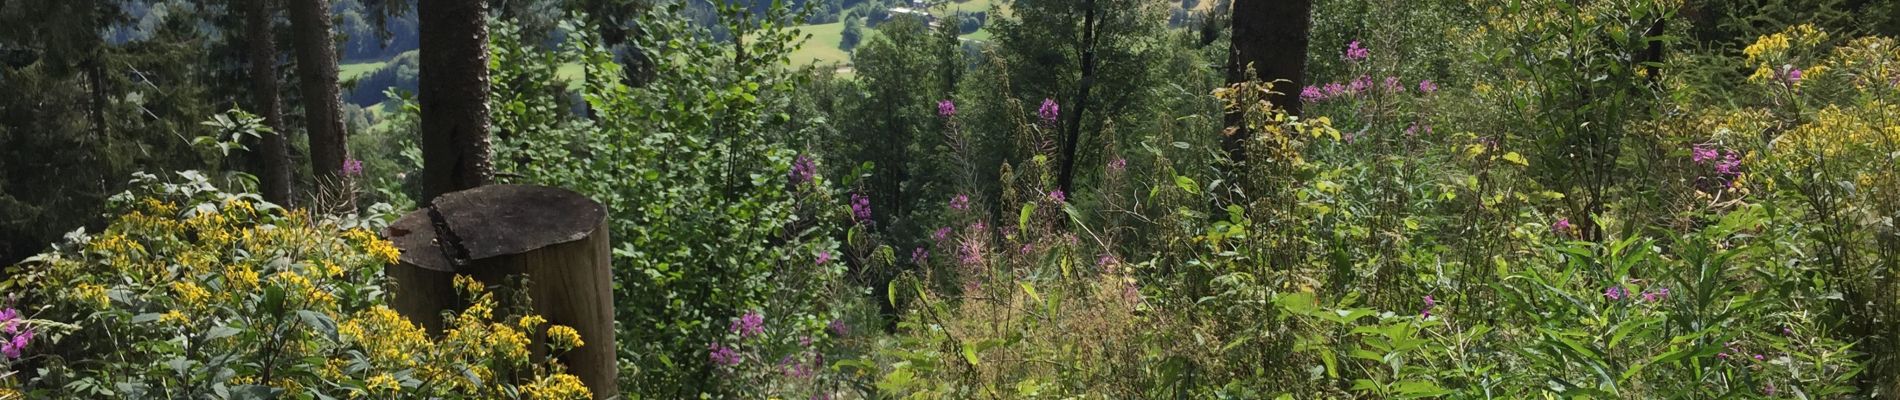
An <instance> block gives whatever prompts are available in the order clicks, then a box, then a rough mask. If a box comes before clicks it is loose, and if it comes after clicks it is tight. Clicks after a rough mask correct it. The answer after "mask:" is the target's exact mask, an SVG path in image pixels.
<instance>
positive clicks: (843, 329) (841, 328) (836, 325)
mask: <svg viewBox="0 0 1900 400" xmlns="http://www.w3.org/2000/svg"><path fill="white" fill-rule="evenodd" d="M825 329H826V330H829V331H831V334H833V335H838V336H844V335H848V334H850V333H851V326H850V325H845V323H844V320H842V319H833V320H831V324H830V325H827V326H826V327H825Z"/></svg>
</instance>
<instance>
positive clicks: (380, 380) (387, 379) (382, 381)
mask: <svg viewBox="0 0 1900 400" xmlns="http://www.w3.org/2000/svg"><path fill="white" fill-rule="evenodd" d="M363 384H364V387H365V388H366V389H369V392H370V393H396V392H399V391H402V383H401V382H397V381H396V377H394V376H390V375H389V374H388V373H381V374H376V376H372V377H370V378H369V380H367V381H364V382H363Z"/></svg>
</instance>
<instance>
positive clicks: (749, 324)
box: [726, 311, 765, 339]
mask: <svg viewBox="0 0 1900 400" xmlns="http://www.w3.org/2000/svg"><path fill="white" fill-rule="evenodd" d="M726 329H727V330H730V331H732V332H733V333H737V334H739V338H742V339H743V338H748V337H752V336H757V335H758V334H760V333H764V332H765V316H764V315H761V314H759V312H758V311H747V312H746V313H745V315H743V316H740V317H739V319H736V320H733V321H732V325H731V326H728V327H726Z"/></svg>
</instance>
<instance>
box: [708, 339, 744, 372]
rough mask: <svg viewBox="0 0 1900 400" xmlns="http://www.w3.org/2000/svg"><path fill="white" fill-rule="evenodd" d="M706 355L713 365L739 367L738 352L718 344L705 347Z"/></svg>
mask: <svg viewBox="0 0 1900 400" xmlns="http://www.w3.org/2000/svg"><path fill="white" fill-rule="evenodd" d="M706 353H707V354H708V355H709V356H710V357H711V358H712V363H713V365H718V366H721V367H731V366H735V365H739V352H738V351H737V350H733V349H732V348H731V347H726V346H725V345H722V344H719V343H713V344H712V345H710V346H706Z"/></svg>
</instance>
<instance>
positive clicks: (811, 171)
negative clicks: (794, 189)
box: [789, 154, 818, 185]
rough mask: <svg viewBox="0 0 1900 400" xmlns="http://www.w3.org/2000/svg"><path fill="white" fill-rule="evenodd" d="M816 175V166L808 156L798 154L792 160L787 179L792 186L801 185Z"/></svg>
mask: <svg viewBox="0 0 1900 400" xmlns="http://www.w3.org/2000/svg"><path fill="white" fill-rule="evenodd" d="M817 175H818V165H817V163H815V162H813V161H812V160H811V157H810V156H806V155H804V154H800V155H798V158H797V159H794V160H792V172H791V176H790V177H789V179H791V181H792V185H803V184H805V183H807V182H811V179H812V177H814V176H817Z"/></svg>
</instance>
